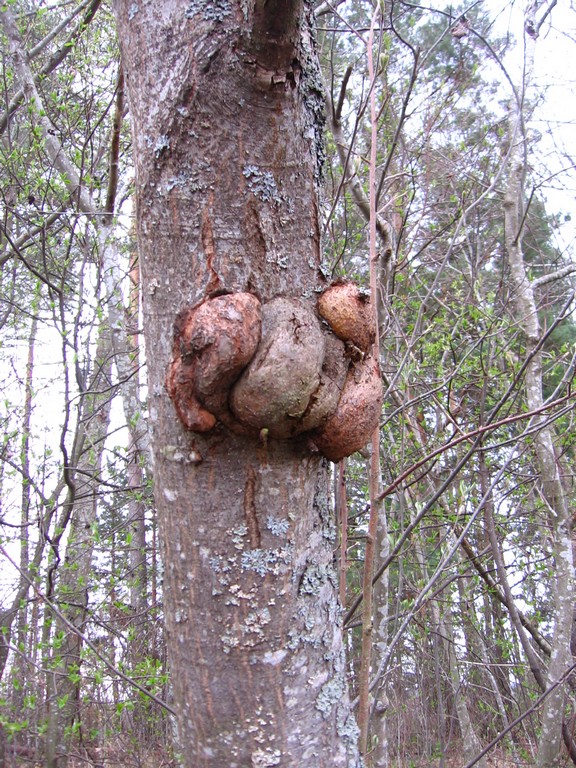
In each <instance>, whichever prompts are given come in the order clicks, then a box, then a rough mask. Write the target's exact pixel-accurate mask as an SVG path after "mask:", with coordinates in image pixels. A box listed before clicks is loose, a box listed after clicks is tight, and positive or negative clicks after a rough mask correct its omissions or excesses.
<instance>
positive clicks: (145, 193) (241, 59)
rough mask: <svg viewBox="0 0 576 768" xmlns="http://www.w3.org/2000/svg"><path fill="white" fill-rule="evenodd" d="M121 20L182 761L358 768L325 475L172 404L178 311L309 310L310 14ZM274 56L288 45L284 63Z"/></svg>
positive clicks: (156, 12) (172, 12)
mask: <svg viewBox="0 0 576 768" xmlns="http://www.w3.org/2000/svg"><path fill="white" fill-rule="evenodd" d="M116 10H117V17H118V26H119V33H120V41H121V47H122V52H123V60H124V65H125V68H126V75H127V84H128V92H129V97H130V110H131V118H132V125H133V134H134V148H135V165H136V187H137V206H138V237H139V243H140V252H141V259H142V278H143V292H144V313H145V331H146V345H147V353H148V380H149V392H150V422H151V426H152V446H153V455H154V463H155V466H154V480H155V492H156V498H157V504H158V511H159V517H160V521H161V532H162V535H163V543H164V563H165V572H166V575H165V603H166V615H167V630H168V643H169V652H170V658H171V669H172V679H173V684H174V691H175V698H176V702H177V706H178V709H179V713H180V729H181V732H180V736H181V742H182V745H183V748H184V759H185V761H186V764H187V765H188V766H195V768H199V767H201V766H222V765H227V766H275V765H282V766H301V765H306V766H310V767H311V768H313V767H314V766H328V765H330V766H344V765H346V766H353V765H357V764H358V757H357V751H356V747H355V740H356V726H355V724H354V721H353V718H351V717H350V715H349V708H348V698H347V692H346V683H345V670H344V657H343V647H342V639H341V630H340V625H339V609H338V604H337V597H336V589H335V588H336V579H335V576H334V571H333V566H332V551H333V547H334V526H333V521H332V519H331V514H330V511H329V504H328V497H327V489H328V482H327V480H328V478H327V467H326V462H325V460H324V459H322V458H321V457H319V456H318V455H314V454H313V453H311V451H310V448H309V445H308V441H307V440H306V439H305V438H298V437H296V438H293V439H292V440H291V441H287V442H280V441H276V440H275V439H273V438H272V437H270V436H269V435H268V434H267V432H266V431H264V433H263V434H261V435H259V436H242V435H234V434H233V433H232V432H230V431H229V430H228V429H226V428H225V427H223V426H222V425H220V424H219V423H217V424H216V425H215V427H214V428H213V429H211V430H210V431H208V432H207V433H205V435H199V434H196V433H194V432H191V431H187V430H186V429H185V428H184V426H183V424H182V423H181V421H180V419H179V418H178V416H177V414H176V410H175V408H174V406H173V404H172V402H171V400H170V399H169V397H168V395H167V392H166V390H165V387H164V381H165V376H166V373H167V370H168V367H169V364H170V361H171V359H172V354H173V338H174V326H175V321H176V319H177V316H178V315H179V314H180V313H186V312H187V311H188V310H190V309H191V308H194V307H196V306H198V305H199V304H200V303H201V302H203V301H205V300H206V299H207V298H208V297H210V296H216V295H220V294H226V293H239V292H247V293H250V294H253V295H254V296H256V297H257V298H258V299H259V301H260V302H261V303H262V304H265V303H266V302H268V301H270V300H271V299H273V298H274V297H277V296H285V297H289V298H291V299H294V300H297V301H304V302H309V303H310V306H311V307H315V303H316V295H317V293H318V292H319V291H320V290H322V289H323V288H324V287H326V286H325V280H324V278H323V276H322V273H321V271H320V246H319V229H318V221H317V197H316V195H317V184H318V181H319V175H320V165H321V159H322V158H321V154H322V143H321V133H322V122H321V114H322V104H323V96H322V93H321V90H320V85H319V82H320V81H319V76H318V70H317V65H316V59H315V53H314V49H313V41H312V36H311V32H310V26H309V21H308V18H307V16H306V13H305V12H307V11H308V10H309V9H308V7H307V5H306V4H304V5H302V4H300V3H286V8H283V14H282V18H283V19H284V22H283V26H282V25H280V26H279V25H278V23H277V17H276V16H275V15H274V14H273V15H272V16H270V14H269V13H268V12H267V9H266V3H258V4H257V8H256V10H255V9H254V3H250V2H227V1H226V0H219V1H218V2H208V0H192V2H190V1H189V0H187V1H186V2H181V1H176V0H173V1H172V2H165V3H156V2H139V3H132V2H120V1H119V2H117V3H116ZM255 17H256V23H254V22H255ZM272 22H274V23H272ZM266 40H268V42H270V41H272V42H274V40H281V42H282V51H281V55H279V56H276V55H275V54H274V55H273V52H274V51H275V50H276V48H275V47H274V46H273V45H267V44H265V43H266ZM180 316H182V315H180Z"/></svg>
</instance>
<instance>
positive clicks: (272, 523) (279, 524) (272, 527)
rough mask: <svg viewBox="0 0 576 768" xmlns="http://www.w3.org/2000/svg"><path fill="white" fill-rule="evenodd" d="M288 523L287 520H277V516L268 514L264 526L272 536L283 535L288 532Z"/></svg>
mask: <svg viewBox="0 0 576 768" xmlns="http://www.w3.org/2000/svg"><path fill="white" fill-rule="evenodd" d="M289 527H290V523H289V522H288V520H279V519H278V518H277V517H273V516H272V515H268V517H267V518H266V528H268V530H269V531H270V533H271V534H272V535H273V536H284V535H286V533H288V528H289Z"/></svg>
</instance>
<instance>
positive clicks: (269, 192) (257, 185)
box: [242, 165, 282, 204]
mask: <svg viewBox="0 0 576 768" xmlns="http://www.w3.org/2000/svg"><path fill="white" fill-rule="evenodd" d="M242 173H243V175H244V176H245V177H246V178H247V179H248V189H249V190H250V192H252V194H253V195H254V196H255V197H257V198H258V199H259V200H262V202H264V203H276V204H279V203H281V202H282V196H281V195H280V192H279V191H278V187H277V186H276V181H275V180H274V176H273V175H272V174H271V173H270V171H262V170H260V168H258V166H257V165H246V166H244V169H243V170H242Z"/></svg>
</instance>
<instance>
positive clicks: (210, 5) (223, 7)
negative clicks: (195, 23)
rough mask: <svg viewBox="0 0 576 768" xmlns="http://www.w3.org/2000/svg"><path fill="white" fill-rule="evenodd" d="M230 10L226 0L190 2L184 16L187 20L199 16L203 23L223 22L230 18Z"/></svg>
mask: <svg viewBox="0 0 576 768" xmlns="http://www.w3.org/2000/svg"><path fill="white" fill-rule="evenodd" d="M231 13H232V9H231V8H230V3H229V2H227V0H192V2H191V3H189V5H188V8H186V11H185V13H184V15H185V16H186V18H187V19H193V18H194V16H197V15H198V14H200V15H201V16H202V18H203V19H204V20H205V21H220V22H222V21H224V19H225V18H226V17H227V16H230V14H231Z"/></svg>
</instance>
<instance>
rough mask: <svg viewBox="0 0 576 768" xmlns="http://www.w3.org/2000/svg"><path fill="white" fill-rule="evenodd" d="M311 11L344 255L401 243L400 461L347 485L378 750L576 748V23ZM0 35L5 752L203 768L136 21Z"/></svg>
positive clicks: (340, 470) (81, 8)
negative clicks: (151, 333) (184, 615)
mask: <svg viewBox="0 0 576 768" xmlns="http://www.w3.org/2000/svg"><path fill="white" fill-rule="evenodd" d="M192 5H193V4H191V6H192ZM220 5H221V4H219V3H215V4H214V6H215V7H216V8H219V7H220ZM315 18H316V26H317V39H318V53H319V58H320V62H321V66H322V77H323V87H324V92H325V96H326V139H325V166H324V180H323V190H324V196H323V199H322V208H321V212H320V216H321V225H322V235H323V239H322V244H323V268H324V270H325V272H326V274H327V275H329V277H330V279H337V278H346V279H350V280H354V281H356V282H357V283H359V284H360V285H363V286H365V287H368V285H369V282H370V276H369V266H370V254H369V237H368V233H369V226H370V223H372V224H373V225H374V226H375V227H376V231H377V236H378V238H379V241H380V244H381V248H380V254H379V260H378V266H379V275H378V291H377V293H378V308H379V324H380V337H381V349H380V365H381V369H382V373H383V380H384V389H385V397H384V406H383V410H382V418H381V424H380V431H379V440H378V456H379V462H374V461H371V460H370V455H369V451H366V452H363V453H362V454H355V455H354V456H352V457H350V458H349V459H345V460H343V461H342V462H340V463H339V464H338V465H334V468H333V498H332V500H331V503H332V507H333V514H334V520H335V521H336V523H337V525H338V530H339V535H338V547H337V549H335V551H334V565H335V573H336V576H335V578H337V579H338V587H339V593H340V598H341V602H342V604H343V606H344V610H343V622H344V628H345V643H346V649H347V670H348V678H349V685H350V689H351V694H352V700H353V701H352V705H353V707H354V708H355V709H356V711H357V712H358V711H359V724H360V729H361V739H362V740H363V741H362V743H361V749H362V752H363V753H364V755H365V759H366V762H367V764H370V765H374V766H388V765H395V766H409V765H410V766H412V765H415V766H417V765H424V764H426V765H428V764H434V765H438V766H440V767H441V768H443V767H444V766H456V765H457V766H466V768H468V766H472V765H474V764H476V763H479V764H480V765H484V766H485V765H487V764H488V763H489V762H490V761H493V762H494V763H496V762H497V763H498V764H502V765H504V764H512V763H514V764H515V765H517V764H524V765H534V764H538V765H541V766H552V765H560V764H564V763H565V762H570V761H574V755H576V747H575V743H574V730H575V729H574V724H575V722H576V720H575V719H574V715H575V713H574V679H573V676H572V675H571V673H572V672H573V668H574V658H573V655H572V651H573V650H575V649H576V634H574V633H575V631H576V629H575V626H574V584H573V576H574V574H573V551H572V550H573V534H572V527H573V516H574V501H573V497H574V462H575V460H576V457H575V455H574V439H575V438H574V429H573V418H574V416H573V412H574V394H573V392H572V379H573V375H574V365H575V361H576V356H575V353H576V349H575V346H574V342H575V340H576V326H575V324H574V321H573V319H572V312H573V305H574V280H573V274H574V272H576V266H575V265H574V261H573V244H574V229H573V223H572V222H571V212H572V208H573V204H574V165H575V164H574V157H573V154H572V148H571V140H572V137H573V136H574V128H573V125H572V115H573V109H572V112H570V105H569V104H568V103H566V104H565V109H563V108H562V107H563V106H564V105H563V104H561V105H560V107H559V99H558V97H557V96H556V95H555V93H556V91H557V89H558V88H559V87H560V85H568V86H569V85H570V78H571V77H572V73H571V70H570V62H569V59H568V58H567V55H566V56H565V57H564V59H563V64H564V67H563V70H561V73H560V75H559V76H561V77H562V80H563V82H562V83H560V82H559V81H557V82H550V81H549V77H550V76H549V74H548V73H549V72H550V70H549V69H547V70H540V71H539V69H538V61H539V59H538V57H539V51H540V50H541V48H547V49H548V50H550V49H552V50H554V49H559V50H562V51H570V50H572V55H573V49H571V48H570V46H571V45H573V44H574V9H573V8H572V7H570V8H568V7H567V4H566V3H559V4H557V3H556V2H555V1H552V2H548V3H538V2H532V3H526V4H525V7H523V8H520V7H519V6H518V4H517V3H510V4H505V5H503V6H498V7H497V8H495V7H493V6H492V4H489V3H482V2H475V3H471V4H469V5H467V6H461V7H460V6H458V7H455V6H445V5H443V4H440V3H434V4H430V5H429V4H425V3H424V4H419V3H416V2H414V3H411V2H401V1H400V2H399V1H398V0H393V1H391V2H388V3H386V4H385V5H383V6H374V5H373V4H372V3H370V2H367V1H366V0H347V1H346V2H334V3H328V2H324V3H319V4H317V7H316V8H315ZM0 19H1V21H2V27H1V32H0V34H1V35H2V50H3V60H2V96H3V98H2V109H1V114H0V132H1V143H0V153H1V158H2V161H1V167H0V174H1V179H2V180H1V184H0V198H1V209H0V215H1V223H0V228H1V231H0V264H1V267H2V270H1V274H0V323H1V327H2V343H1V347H0V365H1V370H2V376H1V382H0V386H1V388H2V407H1V411H0V421H1V424H2V439H1V442H0V445H1V452H0V486H1V505H2V506H1V511H0V527H1V530H0V558H1V562H2V568H1V577H0V579H1V598H0V604H1V612H0V618H1V624H2V632H3V635H2V645H0V672H1V675H2V678H1V685H2V688H1V692H0V725H1V728H2V732H1V733H2V744H1V749H2V752H3V758H2V759H3V760H4V761H6V762H5V764H7V765H9V764H10V761H14V764H35V763H38V764H44V765H47V766H65V765H66V764H69V765H71V766H76V765H80V764H86V763H87V764H91V765H104V764H105V765H107V766H108V765H110V766H112V765H122V766H126V765H134V766H141V765H177V764H178V761H179V753H180V752H181V750H182V745H181V744H180V743H179V736H178V730H177V728H176V725H175V721H174V703H173V696H172V691H171V684H170V675H171V672H172V671H171V670H170V668H169V665H168V662H167V656H166V647H165V632H164V605H163V589H162V575H163V564H162V556H161V552H160V548H159V542H158V521H157V514H156V507H155V504H154V501H153V494H152V472H151V467H150V461H149V438H148V429H147V419H148V415H149V414H148V402H147V397H148V391H147V386H146V360H145V356H144V349H143V344H142V341H141V330H142V326H141V323H142V321H141V311H140V291H141V283H140V273H139V263H138V250H137V244H136V240H135V235H134V228H133V223H132V218H133V208H134V206H133V185H134V179H133V165H132V154H131V153H132V148H133V147H132V137H131V133H130V114H129V110H128V105H127V99H126V95H125V93H124V78H123V72H122V67H121V66H120V56H119V51H118V44H117V41H116V36H115V23H114V18H113V15H112V9H111V8H110V7H109V4H108V3H106V2H101V1H100V0H82V1H81V2H77V3H71V2H61V3H56V2H54V3H51V2H20V0H16V1H14V2H8V3H4V4H3V5H2V9H1V12H0ZM214 23H218V20H217V19H216V20H215V22H214ZM542 71H544V72H545V73H546V74H545V75H544V76H542V74H540V73H541V72H542ZM539 72H540V73H539ZM565 93H566V91H565ZM161 150H162V147H158V151H161ZM173 183H174V186H175V187H178V185H182V184H183V183H184V180H183V177H182V178H180V177H178V176H176V177H174V179H173ZM201 185H202V180H201V179H198V186H199V189H201ZM371 193H372V199H373V200H375V206H371ZM149 290H152V288H151V287H150V286H149ZM375 489H376V490H375ZM367 542H368V543H369V544H373V545H374V546H373V547H372V548H370V547H368V548H367V547H366V544H367ZM371 550H372V552H371ZM367 552H368V555H367V554H366V553H367ZM370 552H371V554H370ZM366 574H368V575H367V576H366ZM372 577H373V579H372ZM371 581H373V586H374V591H373V595H372V590H371V589H369V588H368V587H367V585H368V584H370V583H371ZM369 593H370V594H369ZM368 597H369V599H370V600H369V601H368V600H367V598H368ZM367 602H369V605H370V604H371V608H370V611H369V614H370V616H369V617H367V616H366V611H364V613H362V605H363V604H364V605H366V603H367ZM370 617H371V618H370ZM370 622H372V623H370ZM367 645H370V646H371V647H370V654H371V657H370V663H369V665H368V669H369V673H368V677H366V676H365V675H364V674H363V672H362V670H363V669H365V668H366V665H365V664H363V661H364V662H365V661H366V653H367V651H366V648H367ZM368 689H369V690H370V692H371V694H370V697H368ZM366 701H367V702H368V705H369V706H368V709H367V710H364V709H363V708H362V702H366ZM63 744H64V745H65V749H64V751H62V745H63ZM270 764H273V763H270Z"/></svg>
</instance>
